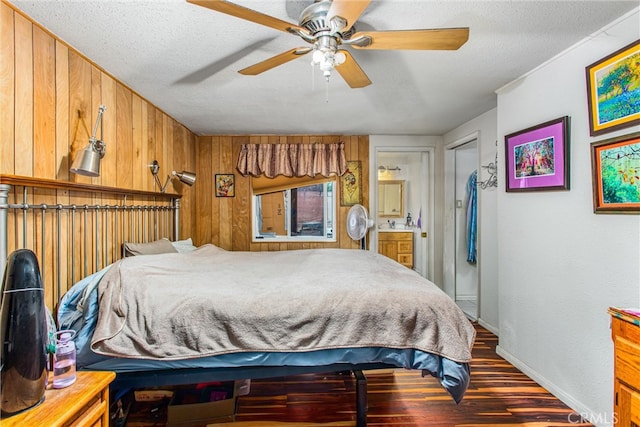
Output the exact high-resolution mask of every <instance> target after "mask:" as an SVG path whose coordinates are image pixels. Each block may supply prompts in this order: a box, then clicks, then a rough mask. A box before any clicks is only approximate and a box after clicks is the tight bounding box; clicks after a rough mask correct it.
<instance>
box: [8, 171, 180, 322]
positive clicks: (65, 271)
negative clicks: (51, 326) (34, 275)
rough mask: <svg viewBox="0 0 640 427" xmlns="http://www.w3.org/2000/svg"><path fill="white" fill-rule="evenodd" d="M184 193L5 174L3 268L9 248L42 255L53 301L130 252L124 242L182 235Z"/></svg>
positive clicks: (52, 305)
mask: <svg viewBox="0 0 640 427" xmlns="http://www.w3.org/2000/svg"><path fill="white" fill-rule="evenodd" d="M180 198H181V196H180V195H178V194H167V193H156V192H151V191H137V190H128V189H121V188H114V187H103V186H96V185H90V184H80V183H74V182H67V181H55V180H49V179H39V178H31V177H22V176H14V175H0V236H1V238H0V272H2V274H3V277H4V270H5V264H6V260H7V257H8V255H9V254H10V253H11V252H13V251H14V250H16V249H21V248H27V249H30V250H32V251H33V252H34V253H35V254H36V255H37V257H38V262H39V265H40V270H41V271H40V272H41V275H42V278H43V282H44V287H45V298H46V304H47V306H48V307H49V308H50V309H52V310H53V309H55V307H56V305H57V303H58V302H59V300H60V298H61V296H62V295H63V294H64V293H65V292H66V291H67V290H68V289H69V288H70V287H71V286H72V285H73V284H74V283H76V282H77V281H78V280H80V279H82V278H83V277H86V276H87V275H89V274H92V273H94V272H96V271H99V270H100V269H102V268H104V267H106V266H107V265H109V264H111V263H112V262H114V261H116V260H118V259H120V258H121V257H122V244H123V243H124V242H149V241H153V240H157V239H160V238H163V237H166V238H169V239H171V240H176V239H177V236H179V230H178V224H179V212H180Z"/></svg>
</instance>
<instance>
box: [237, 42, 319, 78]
mask: <svg viewBox="0 0 640 427" xmlns="http://www.w3.org/2000/svg"><path fill="white" fill-rule="evenodd" d="M312 50H313V49H312V48H310V47H297V48H295V49H291V50H288V51H286V52H283V53H281V54H279V55H276V56H272V57H271V58H269V59H266V60H264V61H262V62H258V63H257V64H254V65H252V66H250V67H247V68H243V69H242V70H240V71H238V72H239V73H240V74H244V75H246V76H255V75H257V74H260V73H264V72H265V71H267V70H270V69H272V68H275V67H277V66H278V65H282V64H285V63H287V62H289V61H293V60H294V59H296V58H299V57H301V56H302V55H305V54H307V53H309V52H311V51H312Z"/></svg>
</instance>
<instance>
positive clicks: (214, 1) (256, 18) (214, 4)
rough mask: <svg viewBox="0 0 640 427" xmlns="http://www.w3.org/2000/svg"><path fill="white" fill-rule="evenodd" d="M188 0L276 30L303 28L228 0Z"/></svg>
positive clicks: (298, 29)
mask: <svg viewBox="0 0 640 427" xmlns="http://www.w3.org/2000/svg"><path fill="white" fill-rule="evenodd" d="M187 2H189V3H193V4H197V5H198V6H202V7H206V8H208V9H211V10H215V11H216V12H222V13H226V14H227V15H231V16H235V17H236V18H240V19H246V20H247V21H251V22H255V23H256V24H261V25H265V26H267V27H271V28H275V29H276V30H280V31H285V32H291V30H292V29H294V30H297V31H302V28H300V27H299V26H298V25H295V24H292V23H290V22H287V21H283V20H281V19H278V18H274V17H273V16H269V15H265V14H264V13H260V12H257V11H255V10H253V9H249V8H246V7H244V6H240V5H237V4H234V3H231V2H228V1H226V0H187Z"/></svg>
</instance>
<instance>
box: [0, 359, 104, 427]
mask: <svg viewBox="0 0 640 427" xmlns="http://www.w3.org/2000/svg"><path fill="white" fill-rule="evenodd" d="M115 377H116V374H115V373H113V372H88V371H79V372H78V373H77V379H76V382H75V383H73V384H72V385H70V386H69V387H66V388H61V389H53V388H51V383H52V380H53V377H52V376H50V377H49V385H48V386H47V390H46V391H45V399H44V402H42V403H40V404H39V405H38V406H35V407H33V408H31V409H29V410H27V411H25V412H22V413H20V414H17V415H14V416H12V417H9V418H3V419H2V421H0V424H1V425H2V427H9V426H47V427H56V426H71V425H72V426H96V427H97V426H100V427H108V426H109V384H111V381H113V379H114V378H115Z"/></svg>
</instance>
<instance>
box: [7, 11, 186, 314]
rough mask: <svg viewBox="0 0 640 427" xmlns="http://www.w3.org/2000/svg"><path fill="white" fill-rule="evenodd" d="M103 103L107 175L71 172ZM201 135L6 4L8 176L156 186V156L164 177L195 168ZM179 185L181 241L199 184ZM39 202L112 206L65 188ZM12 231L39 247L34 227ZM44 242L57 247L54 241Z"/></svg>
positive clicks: (64, 235)
mask: <svg viewBox="0 0 640 427" xmlns="http://www.w3.org/2000/svg"><path fill="white" fill-rule="evenodd" d="M101 104H103V105H105V106H106V107H107V110H106V112H105V114H104V116H103V140H104V141H105V143H106V155H105V157H104V158H103V159H102V162H101V176H100V177H97V178H90V177H84V176H80V175H75V174H73V173H70V172H69V166H70V165H71V162H72V160H73V155H74V154H75V153H77V152H78V151H79V150H82V149H83V148H84V147H85V146H86V145H87V144H88V141H89V137H90V134H91V132H92V131H93V127H94V125H95V121H96V118H97V115H98V106H99V105H101ZM97 137H98V138H99V137H100V128H98V133H97ZM195 139H196V138H195V135H194V134H193V133H192V132H191V131H190V130H188V129H187V128H186V127H185V126H183V125H182V124H180V123H178V122H177V121H176V120H174V119H173V118H171V117H169V116H168V115H167V114H165V113H164V112H163V111H161V110H160V109H158V108H156V107H155V106H154V105H152V104H150V103H149V102H148V101H146V100H145V99H144V98H142V97H141V96H140V95H139V94H137V93H136V92H134V91H133V90H132V89H130V88H128V87H127V86H126V85H124V84H123V83H122V82H120V81H118V80H117V79H116V78H115V77H113V76H112V75H110V74H109V73H108V72H107V71H105V70H104V69H102V68H100V67H99V66H97V65H96V64H94V63H92V62H91V61H90V60H89V59H87V58H85V57H84V56H82V55H81V54H80V53H79V52H77V51H76V50H74V49H73V48H72V47H71V46H68V45H67V44H65V43H64V42H62V41H61V40H59V39H57V38H56V37H55V36H54V35H52V34H51V33H50V32H48V31H47V30H46V29H44V28H43V27H41V26H40V25H39V24H37V23H35V22H34V21H32V20H31V19H30V18H29V17H27V16H25V15H24V14H23V13H22V12H20V11H18V10H17V9H15V8H14V6H12V5H11V4H9V3H7V2H5V1H4V0H2V2H1V3H0V174H5V175H17V176H25V177H34V178H45V179H53V180H57V181H69V182H78V183H85V184H92V185H97V186H107V187H119V188H125V189H131V190H140V191H154V181H153V177H152V175H151V173H150V170H149V167H148V165H149V164H150V163H151V161H153V160H154V159H156V160H158V162H159V164H160V167H161V170H160V178H161V181H162V182H163V183H164V180H165V179H166V177H167V175H168V174H169V173H170V172H171V171H172V170H178V171H181V170H189V171H194V170H195ZM174 184H175V185H174V186H173V187H172V185H171V184H170V185H169V186H168V189H167V191H168V192H175V193H179V194H182V195H183V197H182V202H181V204H182V208H183V209H182V211H181V212H182V214H181V221H180V237H181V238H184V237H188V236H191V235H193V234H194V232H195V227H196V220H195V218H196V216H195V215H196V212H195V209H194V207H195V196H196V195H195V190H194V188H189V187H185V186H183V185H181V184H180V183H179V182H177V183H175V182H174ZM34 202H35V203H46V204H47V205H55V204H58V203H60V204H69V203H74V204H75V203H88V204H109V203H112V202H110V201H109V199H105V200H103V199H102V198H101V199H99V200H98V199H97V198H96V197H94V196H88V198H87V199H86V200H84V201H83V200H79V199H77V198H75V199H73V200H72V199H70V198H69V195H68V192H66V191H54V192H53V193H52V192H51V191H48V192H46V193H43V194H36V197H35V199H34ZM31 203H33V202H31ZM52 216H53V214H51V215H49V216H48V218H47V223H46V226H47V227H48V228H49V227H51V228H53V223H52V222H51V219H50V218H51V217H52ZM11 228H12V223H10V224H9V232H8V237H9V238H8V240H9V248H10V249H11V248H12V245H13V247H14V248H15V247H16V245H18V247H21V246H26V247H28V248H30V249H33V250H34V251H36V252H39V251H41V249H40V248H41V242H40V240H41V237H40V232H39V231H38V230H37V229H35V228H34V229H33V230H30V231H29V235H28V236H27V241H26V242H24V244H23V242H22V240H23V239H22V238H20V241H18V239H17V238H16V237H15V234H16V233H14V232H15V231H16V230H12V229H11ZM3 234H4V232H3ZM73 236H74V230H70V229H64V230H62V231H61V233H60V237H59V238H60V239H64V240H66V239H69V238H73ZM5 237H6V236H2V238H5ZM45 246H46V247H47V248H50V250H55V249H54V248H55V245H54V242H53V241H51V242H46V245H45ZM45 269H46V272H47V273H46V275H47V277H46V278H45V288H46V292H45V294H47V295H48V299H47V301H48V305H50V306H51V302H52V301H54V300H55V298H52V295H53V293H52V292H51V280H50V275H51V274H52V272H53V268H52V266H45ZM63 274H66V273H63ZM76 278H78V276H76Z"/></svg>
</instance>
